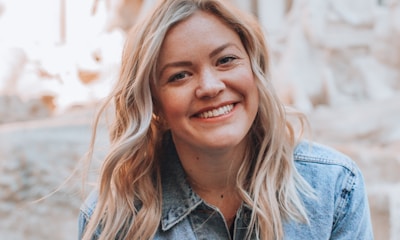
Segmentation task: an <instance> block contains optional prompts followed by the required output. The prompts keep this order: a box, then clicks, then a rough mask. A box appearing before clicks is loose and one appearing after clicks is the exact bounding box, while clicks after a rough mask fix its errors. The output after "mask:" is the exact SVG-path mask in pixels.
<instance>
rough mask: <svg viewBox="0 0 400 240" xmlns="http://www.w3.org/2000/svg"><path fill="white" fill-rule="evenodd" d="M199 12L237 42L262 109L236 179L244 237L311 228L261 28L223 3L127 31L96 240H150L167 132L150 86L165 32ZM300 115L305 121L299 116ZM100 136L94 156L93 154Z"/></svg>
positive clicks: (152, 19) (191, 3)
mask: <svg viewBox="0 0 400 240" xmlns="http://www.w3.org/2000/svg"><path fill="white" fill-rule="evenodd" d="M196 11H204V12H208V13H211V14H213V15H215V16H216V17H218V18H219V19H220V20H221V21H222V22H224V23H225V24H226V25H227V26H228V27H230V28H231V29H232V30H234V31H235V32H236V33H237V34H238V35H239V37H240V39H241V41H242V43H243V46H244V47H245V49H246V51H247V54H248V55H249V58H250V62H251V67H252V71H253V73H254V76H255V81H256V84H257V87H258V91H259V96H260V104H259V109H258V113H257V116H256V119H255V121H254V123H253V125H252V127H251V129H250V132H249V136H250V139H251V141H250V142H249V144H248V148H247V150H246V154H245V159H244V161H243V163H242V165H241V167H240V169H239V173H238V175H237V176H236V183H237V187H238V189H239V191H240V195H241V197H242V199H243V201H244V202H245V203H247V204H248V205H249V206H250V207H251V208H252V216H251V221H250V225H249V229H248V233H247V238H250V236H251V235H252V234H256V235H257V236H259V237H260V238H261V239H282V238H283V222H284V221H285V220H289V219H294V220H297V221H300V222H307V221H308V220H307V213H306V209H305V208H304V206H303V203H302V200H301V198H300V194H304V195H305V196H312V189H311V188H310V186H309V185H308V184H307V183H306V182H305V180H303V178H302V177H301V176H300V175H299V174H298V172H297V171H296V169H295V167H294V161H293V150H294V146H295V144H296V135H295V131H294V129H293V127H292V125H291V124H290V123H289V121H288V120H287V118H286V116H287V115H288V114H290V113H288V112H287V111H286V110H285V108H284V106H283V105H282V104H281V103H280V101H279V99H278V97H277V96H276V94H275V92H274V90H273V87H272V83H271V81H270V79H269V74H268V73H269V69H268V67H269V66H268V60H269V58H268V48H267V46H266V41H265V39H264V34H263V31H262V28H261V26H260V25H259V24H258V22H257V21H256V20H255V19H254V18H253V17H252V16H251V15H247V14H246V13H243V12H240V11H238V10H237V9H236V8H234V7H232V6H231V5H229V4H227V3H225V2H223V1H218V0H164V1H160V3H159V4H158V5H157V6H156V8H155V9H154V10H153V12H152V13H150V14H149V15H148V16H147V17H146V18H144V19H142V21H140V22H139V23H138V24H137V25H136V26H135V27H134V28H133V29H132V30H131V32H130V34H129V35H128V37H127V41H126V45H125V48H124V52H123V57H122V65H121V70H120V75H119V79H118V81H117V83H116V85H115V87H114V88H113V90H112V92H111V93H110V95H109V97H108V98H107V99H106V101H105V103H104V105H103V106H102V108H101V111H100V112H99V113H98V115H97V117H96V121H95V125H97V124H98V122H99V119H100V117H101V115H102V113H104V112H105V111H106V109H107V108H108V106H110V105H111V106H112V107H113V109H114V120H113V122H112V125H111V127H110V139H111V146H110V150H109V152H108V154H107V156H106V158H105V159H104V161H103V164H102V168H101V172H100V176H99V197H98V202H97V206H96V208H95V210H94V213H93V215H92V216H91V218H90V221H89V224H88V225H87V227H86V231H85V235H84V239H91V237H92V235H93V234H94V232H95V231H96V229H97V228H98V227H99V226H100V227H101V235H100V239H115V238H116V237H118V238H119V239H125V238H126V239H151V238H152V237H153V236H154V234H155V233H156V231H157V228H158V225H159V223H160V219H161V208H162V202H161V184H162V183H161V180H160V169H159V165H160V164H159V159H158V157H157V154H156V153H157V152H158V151H159V150H160V148H161V145H160V139H161V137H162V136H163V133H164V131H165V130H166V129H165V128H164V127H163V124H162V121H161V120H160V118H159V117H158V116H157V110H156V109H157V107H156V106H155V105H156V100H155V99H154V97H153V96H152V91H151V86H152V85H153V84H155V81H157V67H158V66H157V60H158V57H159V53H160V48H161V45H162V43H163V40H164V38H165V36H166V34H167V32H168V30H169V29H170V28H171V27H173V26H174V25H176V24H177V23H179V22H181V21H184V20H185V19H187V18H188V17H189V16H191V15H192V14H193V13H195V12H196ZM296 116H299V117H300V119H301V116H300V115H296ZM94 138H95V131H94V133H93V136H92V144H91V148H90V150H91V151H93V147H94V146H93V145H94Z"/></svg>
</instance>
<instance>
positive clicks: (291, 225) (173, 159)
mask: <svg viewBox="0 0 400 240" xmlns="http://www.w3.org/2000/svg"><path fill="white" fill-rule="evenodd" d="M167 155H168V156H167V158H166V161H165V164H163V166H162V168H161V171H162V183H163V186H162V189H163V197H162V203H163V205H162V217H161V221H160V225H159V228H158V230H157V232H156V234H155V237H154V239H157V240H163V239H164V240H165V239H174V240H175V239H185V240H186V239H187V240H195V239H234V240H242V239H244V238H245V235H246V230H247V227H246V226H248V223H249V221H250V215H251V209H250V208H249V207H248V206H247V205H245V204H242V206H241V207H240V208H239V210H238V212H237V214H236V219H235V223H234V228H233V231H231V232H232V233H233V234H232V236H231V234H230V230H229V228H228V226H227V225H226V224H225V221H224V218H223V215H222V214H221V212H220V211H219V210H218V209H217V208H215V207H213V206H212V205H209V204H207V203H206V202H205V201H203V200H202V199H201V198H200V197H199V196H198V195H197V194H196V193H195V192H194V191H193V190H192V189H191V187H190V186H189V185H188V183H187V182H186V180H185V179H186V178H185V173H184V171H183V168H182V166H181V164H180V161H179V158H178V156H177V154H176V151H175V148H174V147H173V146H172V147H169V152H168V153H167ZM294 160H295V166H296V168H297V170H298V172H299V173H300V175H302V176H303V178H304V179H305V180H306V181H307V182H308V183H309V184H310V185H311V186H312V187H313V188H314V190H315V193H316V195H317V197H318V199H310V198H307V197H303V202H304V205H305V207H306V210H307V213H308V217H309V221H310V222H309V224H306V223H299V222H296V221H293V220H288V221H287V222H284V234H285V236H284V239H287V240H291V239H300V240H302V239H307V240H309V239H310V240H311V239H316V240H324V239H334V240H339V239H340V240H370V239H373V233H372V226H371V221H370V212H369V206H368V200H367V196H366V191H365V185H364V180H363V176H362V174H361V172H360V170H359V168H358V167H357V166H356V164H355V163H354V162H353V161H352V160H351V159H349V158H348V157H347V156H345V155H343V154H341V153H339V152H337V151H335V150H333V149H331V148H328V147H326V146H322V145H319V144H316V143H312V144H310V143H308V142H302V143H300V144H299V145H298V146H297V147H296V148H295V151H294ZM96 202H97V192H96V191H93V192H92V193H91V194H90V195H89V197H88V198H87V200H86V201H85V203H84V204H83V205H82V207H81V211H80V216H79V239H81V236H82V234H83V231H84V229H85V226H86V224H87V221H88V219H89V218H90V216H91V214H92V213H93V210H94V208H95V205H96ZM99 231H100V230H99ZM99 231H98V232H99ZM96 238H97V237H96V236H93V239H96ZM252 239H257V238H256V237H255V236H252Z"/></svg>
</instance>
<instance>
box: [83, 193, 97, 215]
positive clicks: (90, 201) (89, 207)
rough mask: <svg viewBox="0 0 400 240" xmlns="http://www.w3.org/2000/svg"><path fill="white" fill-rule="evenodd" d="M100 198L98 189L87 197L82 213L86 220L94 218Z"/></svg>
mask: <svg viewBox="0 0 400 240" xmlns="http://www.w3.org/2000/svg"><path fill="white" fill-rule="evenodd" d="M98 196H99V193H98V191H97V190H96V189H94V190H92V191H91V192H90V194H89V195H88V196H87V198H86V200H85V201H84V202H83V204H82V205H81V208H80V211H81V214H83V215H84V216H85V218H87V219H89V218H90V216H92V214H93V211H94V209H95V207H96V205H97V200H98Z"/></svg>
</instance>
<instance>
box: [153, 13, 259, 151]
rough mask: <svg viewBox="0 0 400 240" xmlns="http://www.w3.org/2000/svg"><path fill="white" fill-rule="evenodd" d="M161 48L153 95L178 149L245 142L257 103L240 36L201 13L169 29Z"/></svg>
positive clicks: (217, 147) (223, 146)
mask: <svg viewBox="0 0 400 240" xmlns="http://www.w3.org/2000/svg"><path fill="white" fill-rule="evenodd" d="M161 49H162V50H161V52H160V58H159V61H158V67H159V68H158V69H157V70H158V76H159V79H158V82H157V84H156V87H155V95H156V96H155V97H156V99H157V102H158V105H159V106H158V107H159V112H160V115H161V117H163V118H164V119H165V120H166V122H167V124H168V127H169V128H170V129H171V132H172V136H173V139H174V142H175V145H176V147H177V148H178V149H185V150H187V151H207V152H209V151H212V150H223V149H232V148H237V147H238V145H240V144H245V139H246V135H247V133H248V132H249V130H250V127H251V125H252V123H253V121H254V119H255V116H256V114H257V109H258V101H259V100H258V90H257V87H256V84H255V80H254V75H253V72H252V69H251V67H250V61H249V57H248V55H247V53H246V50H245V48H244V47H243V45H242V42H241V40H240V38H239V36H238V35H237V33H235V32H234V31H233V30H231V29H230V28H229V27H228V26H227V25H225V24H224V23H223V22H221V21H220V20H219V19H218V18H216V17H215V16H213V15H211V14H208V13H204V12H197V13H195V14H194V15H192V16H191V17H190V18H188V19H186V20H185V21H183V22H180V23H179V24H177V25H176V26H174V27H173V28H171V29H170V30H169V32H168V33H167V35H166V38H165V39H164V42H163V45H162V48H161Z"/></svg>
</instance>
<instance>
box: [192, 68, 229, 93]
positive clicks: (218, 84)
mask: <svg viewBox="0 0 400 240" xmlns="http://www.w3.org/2000/svg"><path fill="white" fill-rule="evenodd" d="M198 82H199V84H198V86H197V88H196V91H195V94H196V97H197V98H203V99H204V98H213V97H216V96H217V95H218V94H219V93H220V92H222V91H223V90H224V89H225V87H226V86H225V83H224V82H223V81H222V79H221V77H220V76H219V75H218V74H217V73H216V72H214V71H212V70H205V71H203V72H202V73H201V74H200V76H199V79H198Z"/></svg>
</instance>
